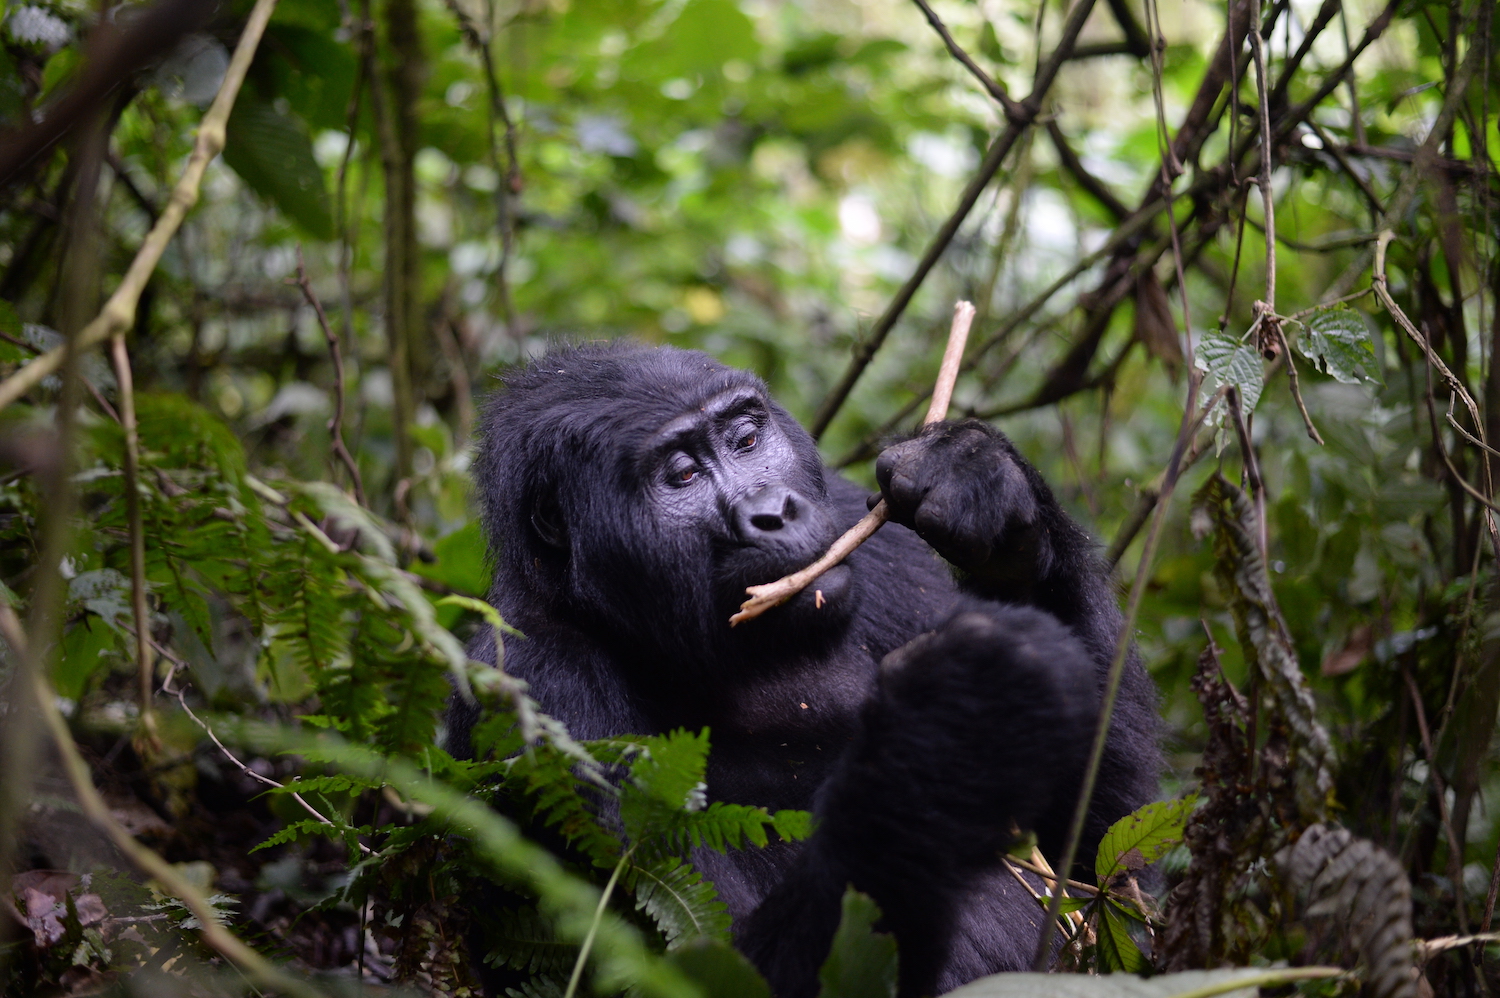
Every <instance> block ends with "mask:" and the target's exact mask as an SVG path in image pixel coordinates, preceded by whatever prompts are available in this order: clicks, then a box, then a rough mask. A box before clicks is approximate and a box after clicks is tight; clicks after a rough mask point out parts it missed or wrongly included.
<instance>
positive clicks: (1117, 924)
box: [1099, 901, 1148, 974]
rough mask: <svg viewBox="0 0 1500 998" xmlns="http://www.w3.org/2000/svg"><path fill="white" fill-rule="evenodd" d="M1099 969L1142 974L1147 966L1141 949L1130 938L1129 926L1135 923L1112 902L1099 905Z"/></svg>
mask: <svg viewBox="0 0 1500 998" xmlns="http://www.w3.org/2000/svg"><path fill="white" fill-rule="evenodd" d="M1100 912H1101V914H1102V915H1103V917H1102V918H1100V920H1099V969H1100V970H1105V971H1114V970H1123V971H1125V972H1127V973H1131V974H1139V973H1143V972H1144V971H1145V970H1146V968H1147V966H1148V964H1147V963H1146V957H1145V955H1144V954H1142V953H1141V948H1140V947H1139V946H1137V945H1136V944H1135V940H1134V939H1132V938H1131V937H1130V925H1131V923H1132V922H1134V921H1136V920H1135V919H1134V918H1132V917H1131V916H1130V915H1128V914H1126V913H1125V911H1124V909H1122V908H1121V907H1120V906H1119V905H1117V904H1115V903H1114V902H1113V901H1106V902H1105V903H1104V904H1102V905H1100Z"/></svg>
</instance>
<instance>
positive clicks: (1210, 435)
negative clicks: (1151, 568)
mask: <svg viewBox="0 0 1500 998" xmlns="http://www.w3.org/2000/svg"><path fill="white" fill-rule="evenodd" d="M1216 436H1217V433H1214V432H1205V433H1200V434H1199V435H1198V436H1197V437H1196V438H1194V440H1193V443H1192V446H1190V447H1189V448H1188V450H1187V453H1186V454H1184V455H1183V456H1182V469H1181V471H1180V472H1179V474H1181V473H1183V472H1186V471H1187V470H1188V469H1189V468H1191V467H1192V466H1193V465H1195V464H1197V463H1198V459H1199V458H1201V457H1202V456H1203V455H1204V454H1206V453H1208V448H1209V445H1210V444H1212V443H1213V442H1214V438H1215V437H1216ZM1165 481H1166V472H1165V471H1163V472H1162V473H1161V474H1159V475H1157V476H1156V478H1155V480H1153V481H1152V482H1151V484H1149V485H1147V486H1146V487H1145V488H1143V489H1141V494H1140V497H1139V498H1137V499H1136V502H1135V509H1133V510H1131V511H1130V516H1129V517H1128V518H1126V520H1125V522H1124V523H1123V524H1122V525H1121V526H1120V529H1119V530H1118V531H1117V532H1116V533H1115V539H1114V540H1112V541H1110V542H1109V550H1107V551H1106V552H1105V553H1104V558H1105V560H1106V561H1108V562H1109V564H1110V567H1111V568H1113V567H1115V566H1116V565H1118V564H1119V563H1120V559H1121V558H1122V557H1124V555H1125V551H1126V550H1127V549H1128V548H1129V547H1130V544H1131V542H1132V541H1134V540H1135V537H1136V535H1137V534H1139V533H1140V532H1141V528H1142V527H1144V526H1145V525H1146V520H1147V519H1148V518H1149V517H1150V516H1151V511H1152V510H1154V509H1155V508H1156V504H1157V502H1158V501H1159V500H1160V499H1161V492H1162V485H1163V483H1164V482H1165Z"/></svg>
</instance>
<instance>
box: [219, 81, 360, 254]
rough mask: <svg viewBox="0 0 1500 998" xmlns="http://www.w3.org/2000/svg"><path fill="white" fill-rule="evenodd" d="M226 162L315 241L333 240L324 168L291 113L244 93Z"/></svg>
mask: <svg viewBox="0 0 1500 998" xmlns="http://www.w3.org/2000/svg"><path fill="white" fill-rule="evenodd" d="M224 162H225V163H228V164H229V166H230V167H232V168H233V169H234V172H235V173H238V174H239V175H240V179H242V180H244V181H245V183H246V184H248V185H249V186H250V189H251V190H253V191H255V193H257V194H259V195H260V196H261V197H263V198H265V199H266V200H268V201H270V202H271V203H272V204H274V205H275V206H276V207H277V208H279V209H280V210H281V212H282V214H284V215H285V216H286V217H287V218H289V219H291V220H292V221H293V222H295V223H296V224H297V225H298V226H300V227H301V228H302V229H304V230H306V232H307V234H308V235H310V236H312V237H313V238H314V239H332V238H333V216H332V214H330V212H329V210H328V191H327V188H326V187H325V185H324V181H323V170H322V168H321V167H319V166H318V162H317V160H316V159H314V158H313V148H312V140H311V139H309V138H308V135H307V125H306V124H305V123H303V121H302V119H300V118H298V117H297V116H296V115H294V114H293V113H292V112H291V111H289V110H282V109H281V108H279V107H277V106H276V105H273V104H268V103H265V102H264V101H261V100H259V99H257V98H256V97H255V96H254V95H253V94H250V93H242V94H240V99H239V100H238V101H237V102H236V103H235V106H234V112H233V113H232V114H231V115H230V116H229V124H228V126H227V129H226V137H225V142H224Z"/></svg>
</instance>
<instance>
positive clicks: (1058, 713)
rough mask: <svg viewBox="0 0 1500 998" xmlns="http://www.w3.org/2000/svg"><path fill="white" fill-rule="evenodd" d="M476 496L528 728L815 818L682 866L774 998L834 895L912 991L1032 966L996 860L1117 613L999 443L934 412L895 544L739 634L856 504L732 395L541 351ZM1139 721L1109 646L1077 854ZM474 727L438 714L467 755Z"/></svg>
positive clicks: (671, 366)
mask: <svg viewBox="0 0 1500 998" xmlns="http://www.w3.org/2000/svg"><path fill="white" fill-rule="evenodd" d="M751 438H753V441H752V440H751ZM475 476H476V479H477V485H478V495H479V498H480V500H481V502H482V504H483V516H484V526H485V530H486V533H487V535H488V537H489V540H490V546H491V551H492V553H493V556H494V559H495V562H496V569H495V578H494V588H493V589H492V591H491V593H490V601H491V602H492V603H493V604H494V605H495V607H496V608H497V609H498V610H499V611H500V613H501V614H502V615H503V616H504V617H505V619H506V620H507V621H508V622H509V623H511V624H513V625H515V626H516V627H518V628H520V629H521V630H522V631H523V632H524V633H525V634H526V639H525V640H512V641H508V642H507V643H506V657H505V662H506V668H507V670H508V671H510V672H511V673H513V674H515V675H517V676H520V677H521V678H523V679H525V680H526V681H527V682H528V683H530V685H531V690H532V694H533V695H534V696H535V697H536V698H537V700H539V701H540V702H541V704H542V706H543V708H544V709H546V710H547V711H549V712H551V713H552V714H554V715H555V716H557V717H559V718H561V719H562V720H563V721H564V722H566V723H567V725H568V727H569V729H570V730H571V731H572V733H573V734H574V735H575V736H577V737H579V738H599V737H604V736H609V735H616V734H621V733H625V732H635V733H657V732H665V731H669V730H672V729H675V728H679V727H682V728H688V729H691V730H698V729H700V728H702V727H704V726H707V727H709V728H710V729H711V732H712V738H713V751H712V754H711V758H710V761H709V768H708V796H709V799H711V800H725V801H732V802H736V803H744V804H753V805H760V806H764V807H766V808H769V809H771V810H773V811H774V810H777V809H780V808H806V809H811V810H813V811H814V812H815V813H816V815H817V819H818V825H817V831H816V832H815V833H814V835H813V836H812V838H811V839H809V840H808V841H807V842H805V843H797V844H780V845H772V846H771V847H769V848H767V849H764V850H756V849H746V850H741V851H735V852H731V853H730V854H728V855H720V854H717V853H712V852H708V851H702V852H700V854H699V855H697V856H695V860H696V861H697V862H698V864H699V865H700V868H701V869H702V870H703V871H704V873H705V875H706V876H708V877H709V879H711V880H712V881H714V883H715V884H716V885H717V887H718V889H719V893H720V896H721V897H722V898H723V899H724V900H725V901H726V902H728V904H729V907H730V911H731V913H732V915H733V916H734V921H735V928H736V939H737V943H738V945H739V946H740V948H741V949H742V950H743V951H744V952H745V953H746V954H747V955H748V956H749V957H750V958H751V959H752V960H753V961H754V962H755V963H756V964H757V966H759V967H760V969H761V970H762V971H763V972H764V973H765V974H766V976H767V978H768V979H769V980H770V982H771V984H772V987H773V988H774V989H775V992H776V994H777V995H779V996H781V998H803V996H811V995H814V994H815V993H816V992H817V989H818V982H817V969H818V967H819V966H820V964H821V963H822V961H823V959H824V957H825V956H826V954H827V951H828V946H829V942H830V940H831V938H832V935H833V932H834V929H835V928H836V927H837V924H838V919H839V912H840V898H841V896H842V894H843V892H844V889H845V887H846V885H848V884H853V885H854V886H855V887H856V888H858V889H859V890H862V891H865V892H866V893H868V894H870V895H871V896H872V897H873V898H874V899H875V900H876V902H878V903H879V905H880V907H881V910H882V911H883V912H884V926H885V927H886V928H887V929H889V930H891V931H893V932H894V933H895V934H896V936H897V939H898V942H899V945H900V967H901V981H900V990H901V994H902V995H904V996H916V995H927V994H937V993H941V992H943V991H946V990H948V989H951V988H953V987H956V986H957V985H959V984H962V983H964V982H966V981H968V980H972V979H973V978H975V977H978V976H981V975H983V974H986V973H993V972H997V971H1003V970H1022V969H1027V967H1028V966H1029V964H1030V961H1031V955H1032V951H1033V949H1034V947H1035V945H1036V936H1037V929H1038V927H1039V925H1040V913H1039V907H1038V905H1037V903H1036V901H1035V900H1034V899H1033V898H1032V897H1031V896H1030V895H1029V894H1028V893H1026V892H1025V891H1024V890H1023V889H1022V887H1021V886H1020V884H1018V883H1017V882H1016V880H1015V878H1014V877H1012V876H1011V875H1010V874H1009V873H1008V872H1006V871H1005V870H1003V869H1001V868H1000V866H999V861H998V859H997V852H998V851H999V850H1001V849H1003V848H1004V847H1005V846H1006V845H1007V844H1008V842H1009V841H1010V840H1011V837H1012V828H1013V827H1019V828H1022V829H1033V830H1035V831H1036V832H1037V833H1038V837H1039V839H1040V841H1041V844H1042V848H1043V851H1044V852H1046V853H1047V854H1049V855H1050V856H1052V857H1053V858H1054V859H1055V858H1056V856H1057V854H1058V853H1059V852H1060V851H1061V849H1062V844H1063V839H1064V837H1065V835H1066V829H1067V823H1068V819H1069V816H1070V814H1071V811H1072V808H1073V805H1074V802H1075V800H1076V797H1077V794H1078V788H1079V785H1080V782H1081V779H1082V769H1083V765H1084V760H1085V757H1086V755H1087V751H1088V746H1089V743H1090V740H1091V737H1092V732H1093V727H1094V724H1095V719H1096V717H1097V710H1098V706H1097V705H1098V699H1099V696H1100V692H1101V690H1102V687H1103V684H1104V678H1105V674H1106V672H1107V671H1108V667H1109V660H1110V658H1111V655H1112V653H1113V648H1114V642H1115V638H1116V635H1117V634H1118V633H1119V628H1120V626H1121V615H1120V612H1119V609H1118V607H1117V605H1116V601H1115V597H1114V594H1113V592H1112V590H1111V587H1110V583H1109V580H1108V576H1107V572H1106V568H1105V566H1104V565H1103V563H1102V561H1101V559H1100V558H1099V557H1098V555H1097V553H1096V550H1095V547H1094V545H1093V543H1092V541H1091V540H1090V538H1089V537H1088V535H1087V534H1086V533H1085V532H1084V531H1083V530H1082V529H1081V528H1080V527H1078V525H1077V524H1075V523H1074V522H1073V521H1072V520H1071V519H1070V518H1069V517H1068V516H1067V514H1066V513H1064V511H1063V510H1062V508H1061V507H1060V506H1059V504H1058V503H1057V501H1056V499H1054V497H1053V495H1052V493H1051V491H1050V490H1049V489H1048V487H1047V485H1046V483H1045V482H1044V481H1043V480H1042V478H1041V476H1040V475H1039V474H1038V473H1037V472H1036V471H1035V469H1033V468H1032V467H1031V465H1029V464H1028V463H1027V462H1026V461H1025V460H1024V459H1023V458H1022V457H1021V456H1020V455H1019V454H1017V453H1016V451H1015V449H1014V448H1013V447H1012V446H1011V444H1010V441H1008V440H1007V439H1006V438H1005V437H1004V436H1002V435H1001V434H1000V433H999V432H998V431H996V430H994V429H993V428H991V427H989V426H987V425H985V424H983V423H979V422H976V421H966V422H959V423H952V422H947V423H941V424H938V425H936V426H933V427H929V428H927V429H926V430H924V431H923V432H922V433H921V434H920V435H919V436H917V437H914V438H912V439H910V440H906V441H904V442H902V443H898V444H896V445H895V446H893V447H891V448H889V449H888V450H886V451H885V452H884V453H883V454H882V455H881V456H880V459H879V461H878V463H877V466H876V477H877V480H878V482H879V484H880V487H881V494H882V496H883V497H884V498H885V500H886V502H887V504H888V506H889V508H890V514H891V520H892V521H893V525H888V526H887V527H886V528H885V529H883V530H881V531H880V532H879V533H877V534H876V535H875V536H874V537H873V538H872V539H871V540H869V541H868V542H866V543H865V544H864V545H863V546H862V547H861V548H859V550H857V551H855V552H854V553H853V554H852V555H851V556H850V557H849V558H848V560H847V562H846V563H845V565H844V566H841V567H839V568H835V569H831V570H830V571H829V572H827V573H825V574H824V575H823V576H821V577H820V578H819V579H818V580H817V581H816V582H814V584H813V585H812V586H809V587H808V589H807V590H806V591H804V592H803V593H802V594H801V595H799V596H797V597H794V598H793V599H792V600H791V601H789V602H788V603H786V604H783V605H782V606H780V607H777V608H774V609H772V610H770V611H768V612H767V613H766V614H765V615H764V616H762V617H760V618H758V619H756V620H753V621H749V622H747V623H744V624H741V625H739V626H737V627H734V628H732V629H731V628H730V626H729V623H728V619H729V616H730V614H731V613H733V612H734V611H735V609H736V608H737V607H738V605H739V603H740V602H741V601H742V600H743V599H744V595H743V594H744V590H745V587H746V586H747V585H752V584H756V583H763V582H769V581H771V580H773V579H776V578H779V577H780V576H782V575H784V574H786V573H787V572H790V571H793V570H795V569H798V568H801V567H802V566H804V565H806V564H808V563H810V562H811V561H812V560H813V559H814V558H816V557H817V556H818V555H819V554H821V553H822V551H823V550H824V549H826V547H827V546H828V544H829V542H831V541H832V540H833V539H834V538H835V537H837V536H838V534H839V533H840V532H842V531H843V530H844V529H846V528H847V527H848V526H850V525H851V524H852V523H853V522H854V521H855V520H857V519H858V518H859V517H860V516H861V515H862V514H863V513H864V512H865V495H864V493H863V492H862V491H861V490H859V489H858V488H856V487H855V486H854V485H852V484H851V483H849V482H847V481H845V480H844V479H842V478H840V477H838V476H837V475H836V474H834V473H832V472H830V471H828V470H827V469H825V468H824V467H823V464H822V461H821V460H820V459H819V457H818V453H817V450H816V447H815V446H814V444H813V441H812V439H811V438H810V437H809V436H808V434H807V432H806V431H805V430H803V429H802V427H801V426H799V425H798V424H797V423H796V421H795V420H793V419H792V418H791V416H790V415H789V414H788V413H787V412H786V411H785V410H783V409H782V408H781V407H780V406H778V405H776V404H775V403H774V402H773V401H771V399H770V398H769V396H768V395H767V393H766V388H765V386H764V384H762V383H761V381H760V380H759V379H757V378H755V377H754V376H753V375H750V374H748V373H745V372H743V371H736V370H732V369H729V368H726V367H724V366H722V365H720V364H718V363H716V362H715V361H713V360H712V359H710V358H708V357H706V356H704V355H702V354H698V353H689V352H685V351H681V350H673V349H649V348H644V347H636V346H618V345H616V346H588V347H582V348H577V349H569V350H555V351H553V352H552V353H550V354H548V355H547V356H546V357H544V358H543V359H541V360H540V361H538V362H536V363H535V364H534V365H532V366H531V367H529V368H528V369H526V370H522V371H518V372H515V373H513V374H511V375H509V376H508V377H507V378H506V381H505V388H504V390H502V391H500V392H499V393H497V394H496V395H495V396H494V397H493V398H492V399H491V401H490V404H489V406H488V408H487V410H486V412H485V415H484V422H483V427H482V434H481V439H480V444H479V450H478V455H477V460H476V466H475ZM684 476H686V477H684ZM924 541H925V543H924ZM934 551H936V552H937V554H939V555H941V556H942V558H943V559H946V561H947V562H948V564H944V563H943V561H942V560H940V559H939V558H938V557H936V556H935V555H934V553H933V552H934ZM950 565H951V566H952V567H950ZM954 569H957V572H955V571H954ZM819 590H821V594H822V602H823V605H822V606H821V607H820V606H818V605H817V603H818V592H817V591H819ZM473 654H474V655H475V657H478V658H482V659H487V660H489V661H493V660H494V645H493V637H492V636H489V637H487V638H485V639H483V640H482V641H481V642H480V647H478V648H477V649H475V650H474V651H473ZM1156 717H1157V715H1156V693H1155V690H1154V687H1153V686H1152V683H1151V680H1150V679H1149V677H1148V676H1147V675H1146V673H1145V671H1144V670H1143V669H1142V668H1141V666H1140V664H1139V663H1138V662H1137V661H1135V660H1134V656H1132V659H1131V661H1130V662H1129V664H1128V667H1127V669H1126V672H1125V678H1124V682H1123V685H1122V688H1121V693H1120V699H1119V703H1118V706H1117V707H1116V710H1115V714H1114V720H1113V723H1112V727H1111V732H1110V737H1109V740H1108V743H1107V747H1106V752H1105V757H1104V764H1103V768H1102V770H1101V772H1100V776H1099V783H1098V790H1097V791H1096V793H1095V794H1094V797H1093V801H1092V807H1091V809H1090V812H1089V819H1088V834H1087V838H1086V840H1085V842H1084V844H1083V847H1082V852H1081V853H1080V855H1081V856H1083V857H1091V856H1092V855H1093V850H1094V846H1095V845H1096V844H1097V842H1098V840H1099V837H1100V836H1101V835H1102V833H1103V831H1104V829H1106V828H1107V827H1108V825H1109V824H1110V823H1111V822H1113V821H1114V820H1116V819H1117V818H1119V817H1121V816H1122V815H1124V814H1127V813H1129V812H1130V811H1132V810H1134V809H1135V808H1137V807H1138V806H1140V805H1141V804H1144V803H1146V802H1147V801H1149V800H1151V799H1152V798H1153V796H1154V795H1155V793H1156V789H1157V771H1158V766H1159V756H1158V750H1157V720H1156ZM473 720H474V719H473V717H472V716H471V715H470V714H469V712H468V710H467V709H466V708H465V707H464V706H462V705H461V704H456V705H455V708H454V710H453V712H452V713H451V715H450V718H449V723H450V729H451V730H452V731H453V737H452V744H453V745H454V746H456V747H458V748H459V749H460V750H462V747H463V746H466V745H467V742H468V728H469V726H470V725H472V723H473Z"/></svg>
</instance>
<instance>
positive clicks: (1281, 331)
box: [1255, 302, 1323, 447]
mask: <svg viewBox="0 0 1500 998" xmlns="http://www.w3.org/2000/svg"><path fill="white" fill-rule="evenodd" d="M1263 304H1265V303H1264V302H1256V303H1255V306H1256V308H1259V307H1260V306H1261V305H1263ZM1266 328H1268V329H1270V330H1271V332H1272V333H1274V334H1275V336H1276V339H1277V341H1278V342H1279V343H1280V344H1281V355H1282V356H1283V357H1285V358H1286V378H1287V384H1288V385H1289V386H1290V388H1291V389H1292V401H1293V402H1296V403H1297V412H1298V413H1299V414H1301V416H1302V425H1303V426H1304V427H1305V428H1306V429H1307V435H1308V436H1309V437H1311V438H1312V440H1313V443H1315V444H1317V445H1318V446H1319V447H1321V446H1323V437H1322V435H1321V434H1319V433H1318V428H1317V427H1316V426H1314V425H1313V421H1312V416H1311V415H1310V414H1309V413H1308V411H1307V403H1306V402H1303V401H1302V383H1301V382H1300V381H1299V380H1298V379H1297V364H1296V362H1294V361H1293V360H1292V347H1291V344H1289V343H1287V341H1286V329H1285V328H1284V327H1283V326H1282V321H1281V317H1280V316H1276V315H1270V316H1267V317H1266Z"/></svg>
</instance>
